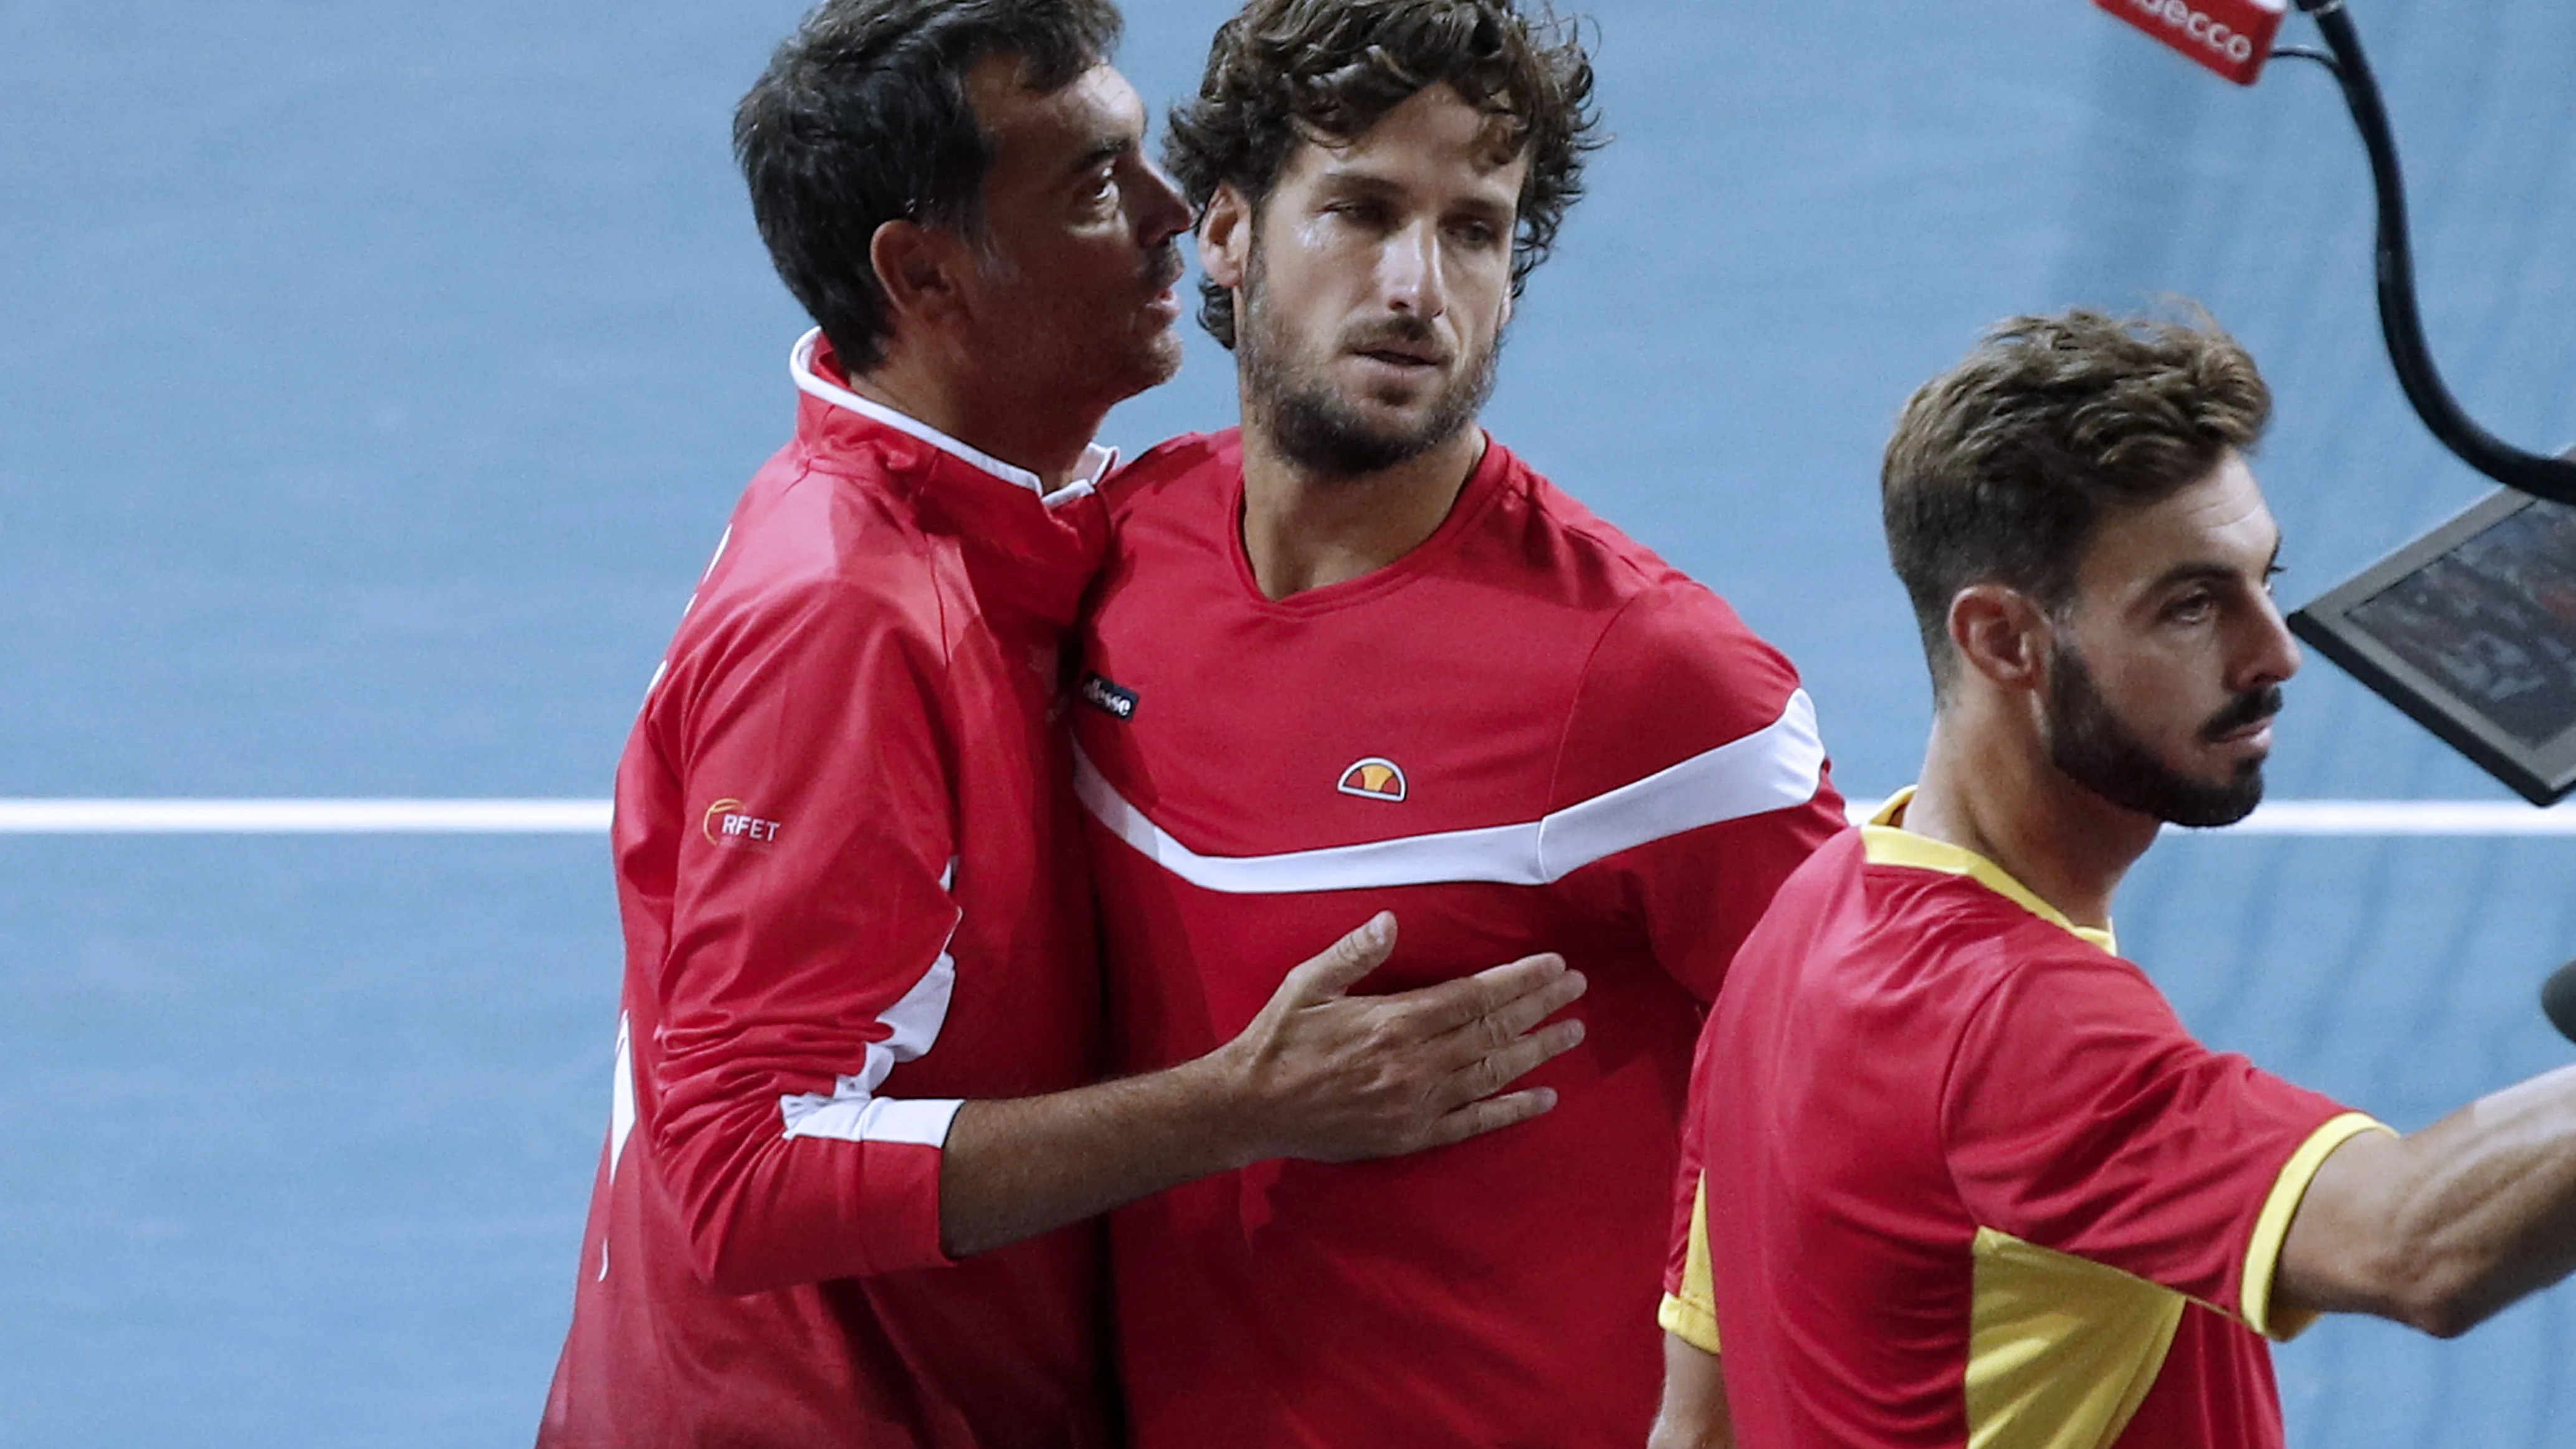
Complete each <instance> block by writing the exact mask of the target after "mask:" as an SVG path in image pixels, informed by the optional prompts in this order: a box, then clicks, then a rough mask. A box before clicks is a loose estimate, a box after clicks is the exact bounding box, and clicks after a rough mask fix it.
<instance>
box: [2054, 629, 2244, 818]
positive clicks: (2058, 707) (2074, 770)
mask: <svg viewBox="0 0 2576 1449" xmlns="http://www.w3.org/2000/svg"><path fill="white" fill-rule="evenodd" d="M2280 708H2281V690H2280V686H2278V685H2267V686H2265V687H2264V688H2262V689H2259V690H2255V691H2253V692H2251V693H2248V694H2243V695H2239V696H2237V697H2236V698H2235V699H2234V700H2231V701H2229V703H2228V705H2227V707H2226V708H2225V709H2223V710H2220V711H2219V712H2218V714H2217V715H2215V716H2213V717H2212V718H2211V719H2210V720H2209V721H2208V722H2206V723H2204V724H2203V725H2202V726H2201V734H2202V737H2203V738H2214V737H2216V736H2217V735H2219V734H2222V733H2225V732H2226V731H2228V730H2232V729H2235V728H2237V727H2239V726H2241V725H2246V724H2252V723H2254V722H2256V721H2258V720H2262V719H2267V718H2269V717H2271V716H2272V715H2274V714H2277V713H2279V711H2280ZM2048 759H2049V763H2050V764H2053V765H2055V766H2056V767H2057V769H2058V771H2059V773H2061V774H2063V775H2065V776H2066V777H2067V778H2068V779H2070V780H2073V781H2074V782H2075V783H2076V784H2078V785H2081V786H2083V787H2084V788H2085V789H2087V790H2090V791H2092V792H2093V793H2094V794H2096V795H2099V796H2101V797H2102V798H2103V799H2105V800H2108V801H2110V802H2111V803H2112V804H2114V805H2117V806H2119V807H2120V808H2122V809H2124V810H2134V811H2136V812H2137V813H2139V814H2141V815H2149V816H2153V817H2154V818H2156V819H2158V820H2161V821H2163V822H2165V823H2166V824H2168V825H2184V826H2191V827H2195V828H2207V827H2211V826H2218V825H2233V824H2235V823H2236V822H2237V821H2239V820H2242V819H2244V818H2245V817H2246V816H2248V815H2251V814H2253V813H2254V807H2255V806H2257V805H2260V804H2262V803H2263V762H2262V761H2261V760H2259V759H2255V760H2247V761H2245V762H2244V763H2243V764H2241V765H2239V766H2237V768H2236V772H2235V773H2234V774H2233V775H2231V776H2229V777H2228V778H2227V779H2225V780H2199V779H2194V778H2193V777H2191V776H2189V775H2186V774H2183V773H2182V772H2181V771H2179V770H2176V769H2174V768H2173V767H2171V766H2170V765H2167V764H2166V763H2165V762H2164V761H2163V760H2162V759H2161V758H2159V757H2158V756H2157V754H2156V752H2155V751H2154V750H2153V749H2151V748H2149V747H2148V745H2147V743H2146V741H2144V740H2141V739H2139V738H2138V736H2137V734H2136V732H2134V731H2132V730H2131V729H2130V728H2129V727H2128V725H2127V724H2126V723H2125V722H2124V721H2122V720H2121V718H2120V717H2119V715H2118V714H2116V713H2114V712H2113V710H2112V708H2111V703H2110V701H2109V700H2107V699H2105V698H2103V697H2102V690H2101V686H2100V685H2099V684H2097V683H2096V682H2095V681H2094V678H2093V672H2092V671H2091V670H2090V669H2088V668H2086V667H2085V664H2084V659H2083V656H2082V655H2080V654H2078V653H2076V652H2075V650H2074V649H2073V647H2071V646H2069V645H2065V644H2059V645H2056V646H2054V647H2053V648H2052V649H2051V650H2050V652H2049V671H2048Z"/></svg>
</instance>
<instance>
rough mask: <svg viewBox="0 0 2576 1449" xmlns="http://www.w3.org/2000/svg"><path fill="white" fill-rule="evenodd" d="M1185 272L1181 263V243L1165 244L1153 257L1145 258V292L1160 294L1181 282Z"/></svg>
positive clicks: (1171, 242) (1157, 249)
mask: <svg viewBox="0 0 2576 1449" xmlns="http://www.w3.org/2000/svg"><path fill="white" fill-rule="evenodd" d="M1184 270H1185V268H1184V267H1183V265H1182V263H1181V244H1180V242H1179V241H1177V240H1174V241H1168V242H1165V243H1163V245H1162V246H1160V247H1158V248H1156V249H1155V251H1154V253H1153V254H1152V255H1151V256H1148V257H1147V258H1145V290H1146V291H1148V292H1153V293H1160V292H1161V291H1162V290H1163V289H1164V288H1166V287H1169V286H1172V285H1174V284H1175V283H1177V282H1179V281H1180V280H1181V273H1182V272H1183V271H1184Z"/></svg>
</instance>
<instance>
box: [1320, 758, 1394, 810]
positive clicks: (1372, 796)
mask: <svg viewBox="0 0 2576 1449" xmlns="http://www.w3.org/2000/svg"><path fill="white" fill-rule="evenodd" d="M1334 788H1335V789H1338V790H1340V791H1341V792H1342V793H1343V794H1345V795H1357V796H1359V797H1360V798H1361V799H1363V800H1401V799H1403V798H1404V769H1403V767H1402V766H1400V765H1398V764H1396V762H1395V761H1393V760H1382V759H1379V758H1378V757H1377V756H1375V755H1371V756H1369V757H1368V758H1367V759H1365V760H1362V761H1360V762H1359V763H1358V764H1355V765H1353V766H1351V767H1350V768H1349V769H1347V770H1344V771H1343V772H1342V783H1341V784H1339V785H1337V786H1335V787H1334Z"/></svg>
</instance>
